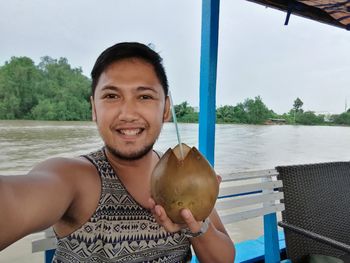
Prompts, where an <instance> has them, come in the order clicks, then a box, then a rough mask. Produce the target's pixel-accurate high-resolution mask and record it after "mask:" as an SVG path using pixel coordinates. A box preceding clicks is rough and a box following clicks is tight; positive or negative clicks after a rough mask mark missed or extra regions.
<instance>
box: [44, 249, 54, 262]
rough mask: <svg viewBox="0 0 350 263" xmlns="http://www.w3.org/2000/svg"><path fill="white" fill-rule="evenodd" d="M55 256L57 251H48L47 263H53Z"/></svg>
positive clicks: (46, 255)
mask: <svg viewBox="0 0 350 263" xmlns="http://www.w3.org/2000/svg"><path fill="white" fill-rule="evenodd" d="M54 255H55V249H50V250H46V251H45V263H51V262H52V259H53V256H54Z"/></svg>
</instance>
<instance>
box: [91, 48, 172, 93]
mask: <svg viewBox="0 0 350 263" xmlns="http://www.w3.org/2000/svg"><path fill="white" fill-rule="evenodd" d="M128 58H139V59H142V60H144V61H146V62H147V63H149V64H151V65H152V66H153V68H154V71H155V73H156V75H157V77H158V79H159V82H160V84H161V85H162V87H163V90H164V93H165V96H167V95H168V88H169V87H168V79H167V76H166V73H165V69H164V66H163V64H162V58H161V57H160V55H159V54H158V53H157V52H155V51H154V50H153V49H151V48H150V47H149V46H146V45H144V44H141V43H137V42H122V43H117V44H115V45H113V46H111V47H109V48H107V49H106V50H105V51H103V52H102V53H101V55H100V56H99V57H98V58H97V60H96V62H95V65H94V67H93V69H92V71H91V79H92V83H91V88H92V89H91V92H92V96H94V94H95V89H96V86H97V83H98V80H99V78H100V76H101V74H102V72H103V71H105V70H106V68H107V67H108V66H109V65H110V64H112V63H113V62H116V61H119V60H123V59H128Z"/></svg>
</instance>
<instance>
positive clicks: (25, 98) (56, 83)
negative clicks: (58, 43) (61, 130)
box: [0, 56, 91, 120]
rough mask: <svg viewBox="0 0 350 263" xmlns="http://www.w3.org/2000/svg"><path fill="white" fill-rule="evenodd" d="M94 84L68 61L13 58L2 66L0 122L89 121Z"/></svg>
mask: <svg viewBox="0 0 350 263" xmlns="http://www.w3.org/2000/svg"><path fill="white" fill-rule="evenodd" d="M90 83H91V81H90V79H89V78H87V77H85V76H84V75H83V74H82V70H81V68H72V67H71V66H70V65H69V64H68V61H67V59H66V58H60V59H58V60H57V59H53V58H51V57H48V56H46V57H43V58H41V61H40V63H39V64H38V65H35V64H34V62H33V60H31V59H30V58H28V57H12V58H11V59H10V61H8V62H5V64H4V65H3V66H1V67H0V119H34V120H89V119H91V109H90V108H91V107H90V102H89V100H90V99H89V98H90Z"/></svg>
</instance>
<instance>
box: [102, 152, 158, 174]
mask: <svg viewBox="0 0 350 263" xmlns="http://www.w3.org/2000/svg"><path fill="white" fill-rule="evenodd" d="M106 156H107V158H108V161H109V162H110V164H111V165H112V167H113V168H114V170H115V171H117V173H118V176H121V177H124V176H129V175H134V174H135V175H137V174H139V173H145V172H146V173H150V172H151V171H152V170H153V168H154V166H155V165H156V163H157V159H158V156H157V154H156V153H155V152H154V151H153V150H151V151H149V152H148V153H147V154H146V155H144V156H143V157H141V158H140V159H137V160H123V159H120V158H118V157H116V156H114V155H113V154H112V153H111V152H109V151H108V149H106Z"/></svg>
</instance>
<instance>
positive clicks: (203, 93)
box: [199, 0, 281, 263]
mask: <svg viewBox="0 0 350 263" xmlns="http://www.w3.org/2000/svg"><path fill="white" fill-rule="evenodd" d="M219 13H220V0H202V35H201V56H200V60H201V61H200V87H199V90H200V95H199V100H200V101H199V110H200V111H199V150H200V151H201V152H202V153H203V154H204V156H206V158H207V159H208V161H209V162H210V163H211V164H212V165H213V166H214V149H215V118H216V116H215V111H216V73H217V56H218V40H219V17H220V14H219ZM264 237H265V242H264V243H265V262H267V263H273V262H280V259H281V258H280V248H279V240H278V228H277V216H276V213H272V214H268V215H265V216H264Z"/></svg>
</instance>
